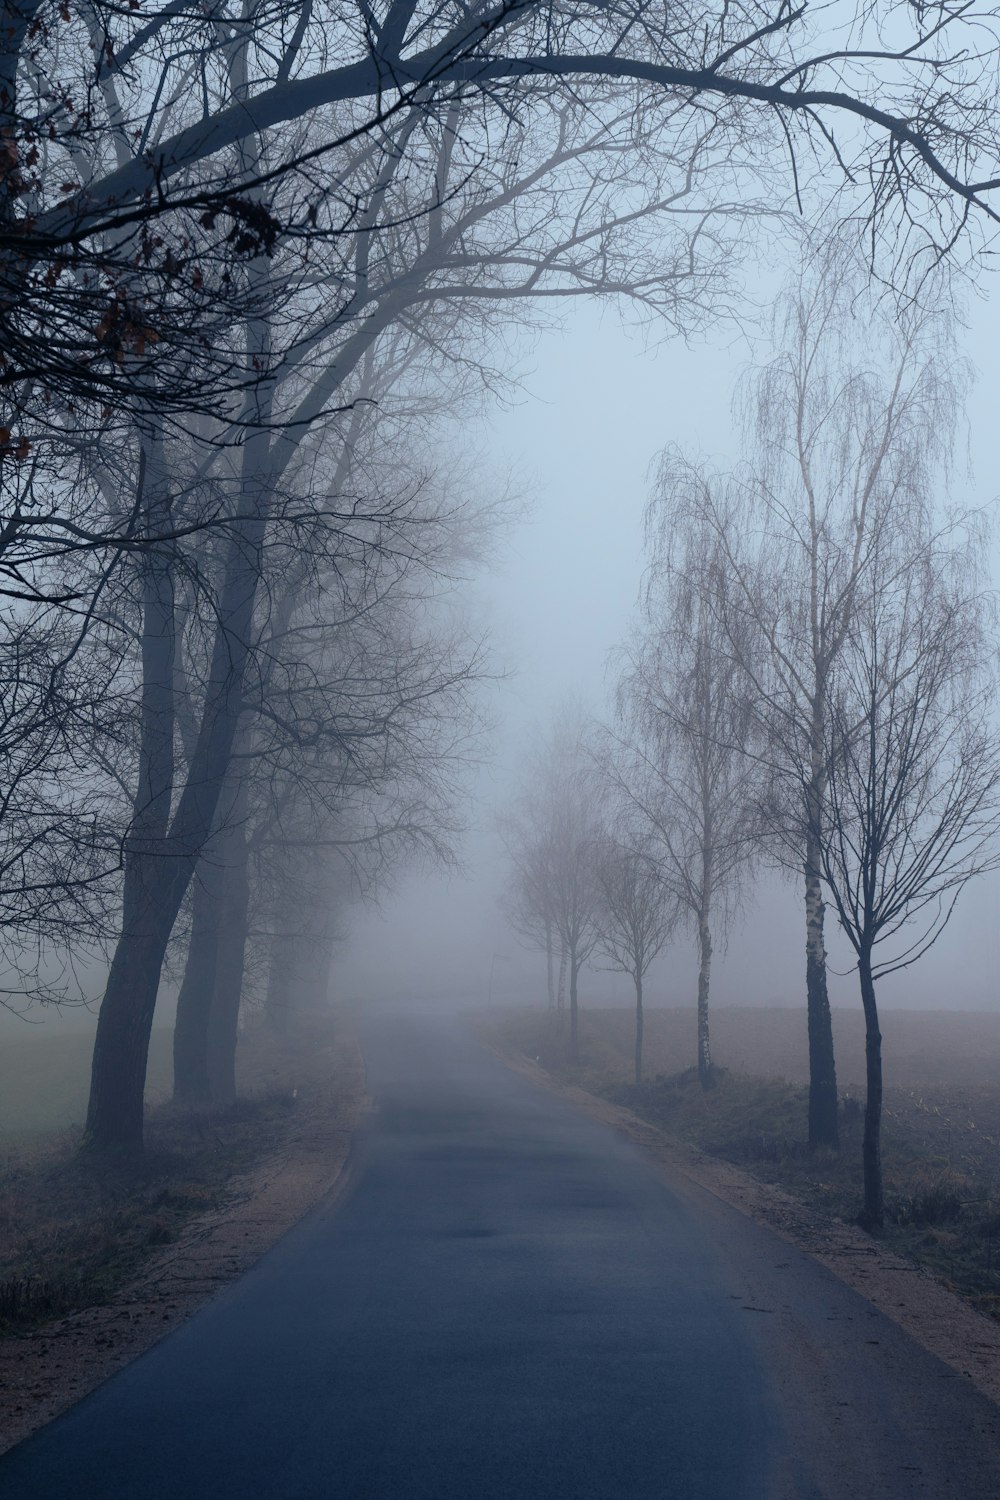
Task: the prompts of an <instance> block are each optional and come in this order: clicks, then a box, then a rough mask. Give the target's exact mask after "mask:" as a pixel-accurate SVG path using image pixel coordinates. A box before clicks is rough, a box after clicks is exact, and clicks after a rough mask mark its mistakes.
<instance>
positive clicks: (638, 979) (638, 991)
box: [634, 970, 643, 1083]
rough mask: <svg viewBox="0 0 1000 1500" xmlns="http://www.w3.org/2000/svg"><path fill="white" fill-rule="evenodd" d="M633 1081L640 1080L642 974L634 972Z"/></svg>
mask: <svg viewBox="0 0 1000 1500" xmlns="http://www.w3.org/2000/svg"><path fill="white" fill-rule="evenodd" d="M634 977H635V1081H636V1083H641V1082H642V1019H643V1017H642V975H641V974H640V973H639V972H638V970H637V971H636V973H635V976H634Z"/></svg>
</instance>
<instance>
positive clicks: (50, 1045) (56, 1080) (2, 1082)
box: [0, 1017, 172, 1152]
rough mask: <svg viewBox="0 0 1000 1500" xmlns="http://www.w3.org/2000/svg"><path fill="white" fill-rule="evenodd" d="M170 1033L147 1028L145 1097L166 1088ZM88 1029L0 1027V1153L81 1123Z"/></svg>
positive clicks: (48, 1024) (151, 1098)
mask: <svg viewBox="0 0 1000 1500" xmlns="http://www.w3.org/2000/svg"><path fill="white" fill-rule="evenodd" d="M171 1045H172V1033H171V1031H170V1030H169V1029H168V1028H167V1027H157V1028H155V1029H154V1031H153V1035H152V1038H151V1040H150V1048H149V1067H148V1071H147V1076H146V1098H147V1102H149V1103H151V1104H155V1103H158V1102H160V1101H161V1100H163V1099H165V1098H167V1097H168V1096H169V1093H170V1087H171ZM93 1046H94V1035H93V1031H92V1030H88V1029H85V1028H83V1027H78V1026H70V1025H66V1024H65V1023H63V1022H62V1021H61V1020H60V1018H59V1017H55V1018H53V1019H50V1020H46V1021H45V1022H44V1023H43V1024H42V1025H29V1024H27V1023H25V1024H22V1025H20V1026H18V1027H16V1028H14V1027H13V1026H12V1025H8V1026H6V1027H4V1029H3V1031H2V1032H0V1152H5V1151H9V1150H10V1149H11V1148H14V1149H17V1148H18V1147H21V1146H24V1145H31V1144H35V1143H37V1142H38V1140H39V1139H40V1138H41V1137H44V1136H52V1135H56V1134H58V1133H60V1132H63V1131H66V1130H69V1129H72V1128H73V1127H74V1126H76V1125H79V1124H81V1122H82V1121H83V1118H84V1115H85V1114H86V1110H87V1089H88V1085H89V1082H90V1055H91V1052H92V1051H93Z"/></svg>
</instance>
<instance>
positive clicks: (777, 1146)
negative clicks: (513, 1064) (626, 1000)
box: [497, 1008, 1000, 1317]
mask: <svg viewBox="0 0 1000 1500" xmlns="http://www.w3.org/2000/svg"><path fill="white" fill-rule="evenodd" d="M712 1024H713V1053H714V1057H715V1061H716V1063H717V1064H718V1065H719V1067H720V1069H721V1070H722V1071H721V1076H720V1079H719V1084H718V1087H717V1088H715V1089H714V1090H711V1091H709V1092H708V1093H705V1092H704V1091H703V1090H702V1089H701V1087H700V1085H699V1084H698V1080H697V1076H696V1074H695V1073H694V1072H693V1071H692V1069H691V1068H690V1067H689V1066H688V1064H689V1063H690V1061H692V1060H693V1056H694V1018H693V1014H692V1012H691V1011H679V1010H670V1011H656V1010H653V1011H650V1012H648V1014H647V1022H646V1037H647V1046H646V1049H645V1056H646V1081H645V1082H644V1083H643V1084H642V1085H641V1086H640V1087H638V1088H636V1087H635V1085H634V1084H633V1083H632V1082H631V1054H632V1017H631V1015H630V1013H629V1012H628V1011H626V1010H605V1011H588V1012H586V1013H585V1014H584V1015H583V1016H582V1018H581V1061H580V1064H579V1066H578V1067H577V1068H571V1067H570V1066H569V1065H568V1062H567V1059H566V1049H565V1037H564V1036H562V1035H559V1034H558V1033H557V1031H556V1029H555V1027H554V1025H553V1023H552V1021H551V1020H550V1018H549V1017H548V1016H547V1015H546V1014H545V1013H544V1012H541V1011H519V1012H510V1013H508V1014H507V1015H506V1016H505V1017H504V1018H503V1019H502V1021H499V1022H498V1023H497V1025H498V1028H499V1032H500V1035H501V1039H502V1040H503V1041H504V1042H505V1044H506V1045H508V1046H512V1047H515V1048H517V1049H518V1050H519V1051H521V1052H523V1053H526V1054H527V1055H529V1056H533V1057H537V1058H538V1059H539V1061H541V1063H542V1064H543V1065H544V1066H546V1067H547V1068H549V1070H550V1071H553V1072H555V1073H558V1074H559V1075H560V1076H562V1077H569V1078H571V1079H573V1080H574V1081H575V1082H577V1083H579V1084H581V1085H582V1086H583V1087H585V1088H588V1089H590V1090H591V1091H593V1092H594V1093H598V1094H602V1095H604V1096H605V1097H607V1098H611V1099H613V1100H615V1101H616V1102H617V1103H620V1104H624V1105H626V1106H628V1107H629V1108H630V1109H632V1110H634V1111H635V1112H636V1113H637V1114H640V1115H642V1116H643V1117H644V1118H646V1119H648V1120H650V1121H652V1122H653V1123H655V1124H657V1125H659V1126H660V1127H661V1128H663V1129H665V1130H668V1131H669V1132H670V1133H672V1134H674V1135H676V1136H679V1137H680V1138H681V1139H683V1140H685V1141H687V1142H688V1143H690V1144H691V1145H694V1146H696V1147H698V1148H700V1149H702V1150H704V1151H706V1152H708V1153H709V1154H712V1155H715V1156H719V1157H722V1158H725V1159H726V1160H729V1161H733V1162H736V1163H737V1164H739V1165H740V1166H742V1167H744V1168H746V1169H747V1170H749V1171H751V1172H753V1173H754V1174H756V1175H757V1176H759V1177H762V1178H764V1179H765V1180H767V1181H770V1182H776V1183H779V1184H780V1185H781V1186H782V1187H784V1188H786V1189H787V1190H788V1191H790V1192H793V1193H794V1194H796V1195H797V1196H798V1197H800V1198H802V1199H803V1200H804V1201H807V1202H808V1203H809V1204H810V1205H811V1206H812V1207H813V1208H816V1209H819V1210H820V1211H822V1212H825V1213H827V1214H829V1215H831V1216H832V1217H835V1218H840V1219H846V1220H851V1219H853V1218H854V1217H855V1215H856V1214H857V1212H858V1209H859V1207H860V1193H861V1133H862V1116H861V1107H862V1103H863V1099H864V1088H863V1083H862V1082H861V1081H860V1080H861V1079H862V1078H863V1060H864V1035H863V1025H862V1021H861V1017H860V1015H859V1014H856V1013H854V1012H848V1011H838V1012H835V1021H834V1037H835V1043H836V1047H837V1058H838V1072H839V1077H840V1083H841V1150H840V1153H839V1154H834V1153H832V1152H809V1150H808V1149H807V1147H806V1144H805V1109H806V1090H805V1083H806V1080H807V1077H808V1072H807V1055H806V1034H805V1016H804V1014H803V1012H801V1011H796V1010H780V1009H771V1010H757V1009H749V1008H747V1009H740V1010H736V1009H733V1010H720V1011H719V1012H717V1013H716V1015H715V1016H714V1018H713V1023H712ZM883 1033H884V1037H885V1042H884V1051H885V1069H886V1082H887V1087H886V1096H885V1121H884V1142H883V1149H884V1164H885V1174H886V1198H887V1208H888V1217H889V1223H888V1225H887V1228H886V1232H885V1237H886V1239H887V1241H888V1242H889V1243H890V1244H891V1246H892V1248H894V1249H897V1250H900V1251H901V1252H904V1253H906V1254H907V1255H909V1256H910V1257H911V1258H912V1259H913V1260H915V1261H916V1262H917V1263H918V1264H921V1265H924V1266H926V1267H928V1268H929V1269H931V1270H933V1271H934V1272H935V1273H936V1274H937V1275H939V1276H941V1277H942V1278H943V1279H944V1280H946V1281H947V1282H948V1283H949V1284H950V1285H952V1286H953V1287H954V1288H955V1290H957V1291H959V1292H961V1293H962V1295H963V1296H965V1297H967V1298H968V1299H969V1300H970V1301H972V1302H973V1303H974V1305H976V1306H977V1307H979V1308H980V1309H981V1310H982V1311H984V1312H987V1313H989V1314H991V1315H993V1316H995V1317H1000V1016H994V1015H989V1014H973V1013H959V1014H954V1015H947V1014H945V1013H942V1012H937V1013H919V1012H906V1011H890V1012H888V1013H887V1014H886V1016H885V1020H884V1024H883Z"/></svg>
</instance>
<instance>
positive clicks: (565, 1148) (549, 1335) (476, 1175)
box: [0, 1014, 1000, 1500]
mask: <svg viewBox="0 0 1000 1500" xmlns="http://www.w3.org/2000/svg"><path fill="white" fill-rule="evenodd" d="M365 1045H366V1053H367V1058H368V1069H369V1090H370V1092H371V1094H372V1095H373V1097H374V1099H375V1103H376V1107H375V1110H374V1111H373V1113H372V1114H371V1115H370V1116H369V1117H368V1119H367V1122H366V1124H365V1127H364V1129H363V1131H362V1134H361V1137H360V1139H359V1141H358V1144H357V1148H356V1152H355V1160H354V1166H353V1176H352V1182H351V1186H350V1189H349V1191H348V1192H347V1194H346V1195H345V1196H344V1197H343V1198H342V1199H341V1200H340V1201H339V1202H337V1203H330V1204H326V1205H322V1204H321V1205H320V1206H319V1207H318V1208H317V1209H316V1210H314V1211H313V1212H312V1213H311V1214H310V1215H309V1216H308V1217H307V1218H306V1219H305V1220H303V1221H302V1223H301V1224H299V1225H298V1226H297V1228H296V1229H294V1230H293V1231H292V1232H291V1233H290V1234H289V1235H287V1237H286V1238H285V1239H284V1240H283V1241H281V1242H280V1243H279V1244H278V1245H277V1246H276V1247H275V1248H274V1249H273V1250H272V1251H270V1253H268V1254H267V1255H266V1256H265V1257H264V1258H263V1259H262V1260H261V1261H260V1263H259V1264H258V1265H257V1266H256V1267H255V1268H254V1270H253V1271H251V1272H250V1273H249V1274H248V1275H247V1276H245V1277H244V1278H242V1280H240V1281H239V1282H238V1283H236V1284H234V1285H233V1286H231V1287H230V1288H229V1289H228V1290H227V1291H225V1292H224V1293H223V1294H222V1295H220V1296H219V1297H218V1298H217V1299H216V1300H215V1301H214V1302H213V1303H211V1304H210V1305H209V1306H207V1307H206V1308H204V1309H203V1311H202V1312H200V1313H199V1314H198V1315H197V1316H196V1317H194V1318H193V1319H192V1320H191V1321H190V1322H189V1323H188V1324H186V1325H185V1326H184V1327H182V1328H180V1329H179V1330H178V1331H176V1332H175V1333H173V1334H171V1335H170V1336H169V1337H168V1338H167V1339H165V1340H164V1341H163V1342H162V1343H161V1344H160V1345H159V1346H157V1347H156V1348H154V1349H153V1350H152V1351H150V1353H148V1354H147V1355H145V1356H143V1357H142V1358H141V1359H139V1360H138V1361H137V1362H136V1363H135V1364H133V1365H132V1366H131V1367H129V1368H128V1369H126V1370H124V1371H123V1372H122V1373H120V1374H119V1375H118V1376H116V1377H115V1378H114V1379H112V1380H111V1381H109V1382H108V1383H107V1384H106V1385H105V1386H103V1387H102V1388H101V1389H100V1390H98V1391H97V1392H95V1393H94V1394H93V1395H92V1396H90V1397H89V1398H88V1399H87V1400H85V1401H83V1402H82V1403H81V1404H80V1405H79V1406H77V1407H76V1408H75V1409H74V1410H73V1411H71V1412H70V1413H68V1414H67V1415H66V1416H65V1417H63V1418H61V1419H59V1420H58V1421H57V1422H55V1423H53V1424H52V1425H51V1426H50V1427H48V1428H46V1429H45V1430H44V1431H43V1432H41V1433H40V1434H38V1435H37V1436H36V1437H34V1438H32V1439H31V1440H29V1441H28V1442H27V1443H25V1444H23V1445H22V1446H21V1447H20V1448H18V1449H15V1450H14V1451H13V1452H12V1453H11V1454H10V1455H8V1457H7V1458H6V1459H3V1460H0V1495H2V1496H3V1497H4V1500H56V1497H59V1500H109V1497H111V1496H116V1497H122V1500H144V1497H158V1500H208V1497H212V1500H230V1497H232V1500H236V1497H240V1500H321V1497H322V1500H327V1497H329V1500H334V1497H335V1500H389V1497H399V1500H478V1497H483V1500H500V1497H505V1500H506V1497H510V1500H562V1497H566V1500H569V1497H575V1500H583V1497H622V1500H647V1497H648V1500H653V1497H656V1500H670V1497H678V1500H744V1497H746V1500H749V1497H762V1500H764V1497H785V1496H788V1497H793V1496H794V1497H801V1500H808V1497H813V1496H816V1497H820V1496H823V1497H826V1496H829V1497H834V1496H836V1497H841V1496H844V1497H847V1496H858V1497H865V1500H868V1497H875V1496H878V1497H887V1500H893V1497H900V1500H903V1497H910V1496H930V1497H934V1500H944V1497H948V1496H952V1495H954V1496H963V1497H965V1500H977V1497H983V1500H985V1497H987V1496H994V1495H996V1494H997V1493H1000V1440H998V1422H997V1417H998V1415H1000V1414H998V1413H997V1411H996V1410H995V1409H994V1408H993V1407H992V1406H991V1405H990V1404H989V1403H988V1402H987V1401H985V1400H984V1399H983V1398H981V1397H979V1396H978V1395H977V1394H976V1393H975V1392H974V1391H973V1390H972V1389H971V1387H970V1386H969V1384H968V1382H966V1381H964V1380H963V1379H962V1378H961V1377H960V1376H958V1375H956V1374H955V1373H954V1372H953V1371H951V1370H950V1369H948V1368H946V1367H945V1366H944V1365H942V1364H940V1363H939V1362H938V1361H937V1360H936V1359H934V1358H933V1357H932V1356H930V1355H928V1354H926V1353H924V1352H923V1351H922V1350H921V1349H919V1348H918V1346H917V1345H916V1344H914V1343H913V1342H912V1341H911V1340H910V1339H909V1338H908V1337H907V1336H906V1335H904V1334H903V1333H902V1332H900V1331H899V1330H898V1329H897V1328H896V1327H895V1326H894V1325H893V1324H891V1323H890V1322H889V1321H888V1320H887V1319H885V1318H884V1317H883V1316H882V1315H880V1314H878V1313H876V1312H875V1311H874V1309H872V1308H871V1307H870V1306H869V1304H867V1303H866V1302H865V1301H864V1300H863V1299H861V1298H860V1297H858V1296H857V1295H856V1294H855V1293H853V1292H851V1291H850V1290H848V1289H847V1288H846V1287H845V1286H843V1285H842V1284H841V1283H839V1282H838V1281H837V1280H836V1279H835V1278H834V1277H833V1276H832V1275H831V1274H830V1273H829V1272H828V1271H826V1270H825V1269H824V1268H822V1267H821V1266H819V1265H818V1264H815V1263H814V1262H812V1261H811V1260H810V1259H809V1258H808V1257H806V1256H804V1255H801V1254H799V1253H798V1252H797V1251H795V1250H793V1249H792V1248H791V1247H790V1246H788V1245H787V1244H785V1243H784V1242H782V1241H781V1240H779V1239H777V1238H776V1237H775V1236H773V1235H772V1234H770V1233H769V1232H768V1231H766V1230H763V1229H761V1228H759V1227H757V1226H755V1225H753V1224H751V1223H750V1222H749V1221H747V1220H745V1219H744V1218H742V1216H741V1215H739V1214H737V1213H736V1212H735V1211H733V1210H731V1209H730V1208H728V1207H726V1206H725V1205H722V1204H720V1203H719V1202H717V1201H716V1200H715V1199H713V1198H711V1197H710V1196H709V1195H708V1194H702V1193H701V1192H700V1191H699V1190H697V1189H695V1188H693V1187H692V1186H690V1185H689V1184H683V1183H678V1184H677V1186H676V1191H674V1190H672V1189H670V1188H668V1187H667V1186H665V1185H664V1183H663V1182H662V1181H661V1178H660V1177H659V1176H658V1175H657V1172H656V1171H655V1170H654V1169H653V1167H652V1166H651V1165H649V1164H648V1163H647V1161H646V1160H645V1159H644V1158H643V1156H642V1155H641V1153H640V1152H639V1151H638V1150H637V1149H636V1148H634V1147H633V1146H631V1145H629V1144H627V1143H625V1142H624V1141H622V1140H620V1139H619V1138H618V1137H617V1136H616V1135H615V1134H614V1133H613V1132H611V1131H610V1130H608V1129H606V1128H605V1127H603V1126H601V1125H599V1124H596V1123H595V1122H593V1121H591V1120H589V1119H586V1118H583V1117H581V1116H579V1115H577V1114H576V1113H575V1112H574V1111H573V1110H572V1109H571V1108H570V1107H569V1106H568V1105H566V1104H565V1103H564V1102H562V1101H561V1100H559V1099H557V1098H555V1097H554V1096H552V1095H551V1094H549V1093H547V1092H545V1091H544V1089H542V1088H539V1087H536V1086H535V1085H533V1084H532V1083H531V1082H530V1081H528V1080H526V1079H524V1078H522V1077H520V1076H518V1075H515V1074H513V1073H511V1072H509V1071H508V1070H507V1069H505V1068H504V1067H503V1065H502V1064H501V1063H499V1062H498V1061H496V1060H495V1059H494V1058H493V1057H492V1056H491V1055H490V1054H489V1052H488V1051H487V1050H486V1049H485V1048H483V1047H482V1046H481V1045H480V1044H479V1043H478V1042H476V1041H475V1040H473V1039H472V1038H471V1037H469V1036H468V1035H467V1034H465V1033H464V1032H463V1031H462V1030H460V1029H459V1028H458V1027H456V1026H454V1025H453V1024H450V1023H447V1022H445V1021H442V1020H438V1019H431V1018H418V1017H408V1016H405V1015H403V1014H397V1015H391V1014H381V1015H377V1016H375V1017H373V1018H371V1019H370V1020H369V1021H368V1022H367V1024H366V1035H365Z"/></svg>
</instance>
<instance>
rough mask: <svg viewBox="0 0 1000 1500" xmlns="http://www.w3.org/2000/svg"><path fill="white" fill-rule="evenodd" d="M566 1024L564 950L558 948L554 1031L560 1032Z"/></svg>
mask: <svg viewBox="0 0 1000 1500" xmlns="http://www.w3.org/2000/svg"><path fill="white" fill-rule="evenodd" d="M565 1024H566V949H565V947H564V946H563V945H562V944H560V947H559V984H558V986H557V988H556V1031H557V1032H560V1033H561V1032H562V1029H563V1027H564V1026H565Z"/></svg>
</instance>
